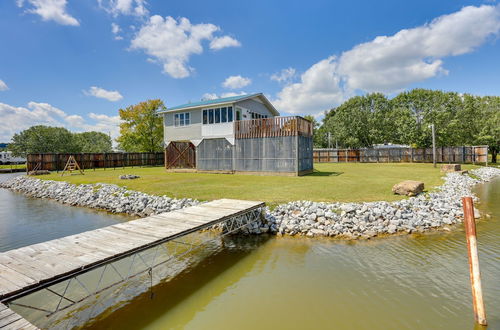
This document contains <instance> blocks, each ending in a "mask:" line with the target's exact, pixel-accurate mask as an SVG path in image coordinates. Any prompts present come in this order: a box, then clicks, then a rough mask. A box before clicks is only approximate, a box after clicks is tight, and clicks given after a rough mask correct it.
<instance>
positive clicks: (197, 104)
mask: <svg viewBox="0 0 500 330" xmlns="http://www.w3.org/2000/svg"><path fill="white" fill-rule="evenodd" d="M261 94H262V93H255V94H245V95H237V96H230V97H223V98H220V99H213V100H204V101H199V102H192V103H186V104H181V105H177V106H175V107H170V108H167V110H165V111H158V112H159V113H162V112H168V111H174V110H182V109H186V108H196V107H203V106H205V105H210V104H218V103H227V102H237V101H239V100H243V99H248V98H251V97H254V96H257V95H261Z"/></svg>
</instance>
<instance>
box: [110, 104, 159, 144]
mask: <svg viewBox="0 0 500 330" xmlns="http://www.w3.org/2000/svg"><path fill="white" fill-rule="evenodd" d="M164 109H166V108H165V105H164V104H163V101H161V100H159V99H156V100H148V101H145V102H141V103H139V104H136V105H131V106H128V107H127V108H125V109H120V118H121V119H122V121H123V122H122V123H121V124H120V136H119V137H118V139H117V140H116V141H117V142H118V144H119V147H120V149H122V150H124V151H128V152H155V151H162V150H163V121H162V118H161V117H160V116H158V115H157V113H156V112H157V111H158V110H164Z"/></svg>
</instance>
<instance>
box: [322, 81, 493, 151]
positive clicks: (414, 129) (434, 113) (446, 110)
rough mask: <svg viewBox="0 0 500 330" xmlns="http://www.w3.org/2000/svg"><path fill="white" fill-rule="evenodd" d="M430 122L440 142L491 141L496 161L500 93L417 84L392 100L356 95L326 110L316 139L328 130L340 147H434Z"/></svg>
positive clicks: (325, 142)
mask: <svg viewBox="0 0 500 330" xmlns="http://www.w3.org/2000/svg"><path fill="white" fill-rule="evenodd" d="M430 124H434V125H435V128H436V140H437V141H436V142H437V143H436V144H437V146H460V145H474V144H476V145H477V144H487V145H488V146H489V147H490V148H489V149H490V151H491V152H492V156H493V159H494V160H493V161H496V157H497V154H498V152H500V137H499V136H500V132H499V130H500V97H498V96H484V97H480V96H475V95H469V94H458V93H455V92H443V91H439V90H437V91H436V90H427V89H413V90H411V91H407V92H402V93H400V94H399V95H397V96H396V97H394V98H393V99H391V100H388V99H387V98H386V97H385V96H384V95H382V94H379V93H374V94H367V95H363V96H355V97H352V98H350V99H349V100H347V101H345V102H344V103H343V104H341V105H340V106H338V107H336V108H333V109H331V110H330V111H328V112H326V113H325V117H324V118H323V123H322V125H321V126H320V127H319V128H318V129H317V130H316V131H315V145H317V146H321V147H326V146H327V145H328V135H330V136H331V138H332V143H335V144H336V142H338V144H339V146H340V147H351V148H360V147H371V146H373V144H378V143H388V142H391V143H397V144H407V145H411V146H415V147H430V146H431V145H432V136H431V128H430Z"/></svg>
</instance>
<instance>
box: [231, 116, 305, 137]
mask: <svg viewBox="0 0 500 330" xmlns="http://www.w3.org/2000/svg"><path fill="white" fill-rule="evenodd" d="M234 134H235V138H236V139H253V138H263V137H280V136H296V135H299V136H307V137H310V136H312V134H313V128H312V123H311V122H310V121H308V120H306V119H304V118H302V117H299V116H292V117H272V118H262V119H251V120H239V121H235V122H234Z"/></svg>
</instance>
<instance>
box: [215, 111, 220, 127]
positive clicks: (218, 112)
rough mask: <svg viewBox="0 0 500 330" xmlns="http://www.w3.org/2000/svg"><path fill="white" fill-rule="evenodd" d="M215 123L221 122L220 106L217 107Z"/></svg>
mask: <svg viewBox="0 0 500 330" xmlns="http://www.w3.org/2000/svg"><path fill="white" fill-rule="evenodd" d="M215 123H216V124H218V123H220V108H217V109H215Z"/></svg>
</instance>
